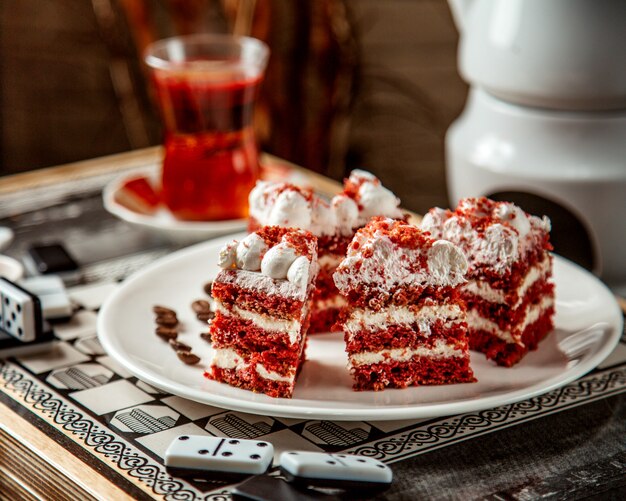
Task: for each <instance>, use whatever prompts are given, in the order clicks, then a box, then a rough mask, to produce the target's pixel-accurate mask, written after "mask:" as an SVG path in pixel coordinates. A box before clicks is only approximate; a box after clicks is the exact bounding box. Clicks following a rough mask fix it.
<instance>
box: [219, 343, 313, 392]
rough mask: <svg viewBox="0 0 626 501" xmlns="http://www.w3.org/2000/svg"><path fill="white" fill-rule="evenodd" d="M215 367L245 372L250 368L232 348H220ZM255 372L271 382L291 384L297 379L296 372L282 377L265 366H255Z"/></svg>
mask: <svg viewBox="0 0 626 501" xmlns="http://www.w3.org/2000/svg"><path fill="white" fill-rule="evenodd" d="M303 346H304V344H303ZM212 363H213V365H215V366H216V367H219V368H220V369H235V370H236V371H241V370H244V369H246V368H247V367H248V364H247V363H246V361H245V360H244V359H243V358H242V357H240V356H239V355H238V354H237V352H236V351H235V350H233V349H232V348H218V349H216V350H215V353H214V355H213V361H212ZM254 370H255V371H256V373H257V374H258V375H259V376H260V377H262V378H263V379H269V380H270V381H281V382H286V383H291V382H293V380H294V379H295V378H296V371H295V370H294V371H292V373H290V374H288V375H286V376H285V375H282V374H279V373H278V372H274V371H268V370H267V369H266V368H265V366H264V365H262V364H259V363H257V364H255V367H254Z"/></svg>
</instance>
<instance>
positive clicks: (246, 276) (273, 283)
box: [219, 269, 307, 301]
mask: <svg viewBox="0 0 626 501" xmlns="http://www.w3.org/2000/svg"><path fill="white" fill-rule="evenodd" d="M229 271H230V270H225V271H222V272H221V273H220V275H219V279H220V281H221V282H222V283H225V284H231V285H235V286H237V287H240V288H241V289H247V290H253V291H258V292H263V293H266V294H271V295H275V296H282V297H286V298H290V299H297V300H300V301H304V299H305V298H306V295H307V288H305V287H300V286H298V285H296V284H294V283H292V282H289V281H288V280H275V279H273V278H270V277H268V276H265V275H262V274H261V273H259V272H256V271H246V270H239V269H238V270H236V273H228V272H229Z"/></svg>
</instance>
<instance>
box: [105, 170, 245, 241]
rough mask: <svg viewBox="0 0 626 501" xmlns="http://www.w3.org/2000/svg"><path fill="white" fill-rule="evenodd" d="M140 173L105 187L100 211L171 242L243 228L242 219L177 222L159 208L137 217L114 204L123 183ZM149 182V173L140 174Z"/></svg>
mask: <svg viewBox="0 0 626 501" xmlns="http://www.w3.org/2000/svg"><path fill="white" fill-rule="evenodd" d="M141 175H142V174H138V173H136V172H135V173H133V174H131V175H129V174H126V175H124V176H121V177H119V178H116V179H114V180H113V181H111V182H110V183H109V184H107V185H106V186H105V188H104V190H103V192H102V199H103V202H104V208H105V209H106V210H107V211H108V212H110V213H111V214H113V215H114V216H117V217H119V218H120V219H122V220H124V221H126V222H128V223H130V224H133V225H135V226H138V227H141V228H144V229H147V230H149V231H151V232H155V233H158V234H160V235H163V236H165V237H166V238H168V239H169V240H171V241H172V242H175V243H179V244H183V243H192V242H198V241H201V240H206V239H208V238H212V237H216V236H219V235H226V234H229V233H233V232H237V231H242V230H244V229H245V228H246V225H247V220H246V219H229V220H226V221H180V220H178V219H176V218H175V217H174V216H173V215H172V214H171V213H170V212H169V211H168V210H167V209H166V208H161V209H159V210H158V211H157V212H156V213H155V214H151V215H148V214H141V213H139V212H136V211H134V210H131V209H129V208H128V207H126V206H124V205H122V204H120V203H118V202H117V201H116V200H115V195H116V193H117V192H118V190H119V189H120V188H121V187H122V185H123V184H124V182H125V181H127V180H128V179H130V178H135V177H138V176H141ZM144 175H145V177H147V178H149V179H151V178H152V177H153V174H152V175H151V174H148V173H146V174H144Z"/></svg>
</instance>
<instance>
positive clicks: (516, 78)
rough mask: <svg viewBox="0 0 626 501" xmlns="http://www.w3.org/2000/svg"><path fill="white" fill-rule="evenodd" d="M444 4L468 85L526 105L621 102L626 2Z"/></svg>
mask: <svg viewBox="0 0 626 501" xmlns="http://www.w3.org/2000/svg"><path fill="white" fill-rule="evenodd" d="M449 3H450V6H451V8H452V12H453V14H454V18H455V20H456V22H457V26H458V27H459V32H460V34H461V37H460V44H459V70H460V72H461V75H462V76H463V78H464V79H465V80H466V81H467V82H469V83H470V84H472V85H476V86H480V87H483V88H485V89H487V90H488V91H489V92H490V93H492V94H494V95H497V96H499V97H501V98H502V99H504V100H508V101H511V102H516V103H519V104H523V105H528V106H538V107H545V108H557V109H578V110H602V109H626V50H625V48H626V2H623V1H619V0H618V1H610V0H605V1H597V0H549V1H545V0H449Z"/></svg>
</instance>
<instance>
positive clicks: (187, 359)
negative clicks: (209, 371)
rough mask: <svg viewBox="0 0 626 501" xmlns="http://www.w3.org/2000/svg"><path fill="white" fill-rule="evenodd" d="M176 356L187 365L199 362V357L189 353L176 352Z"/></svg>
mask: <svg viewBox="0 0 626 501" xmlns="http://www.w3.org/2000/svg"><path fill="white" fill-rule="evenodd" d="M176 355H178V358H180V359H181V360H182V361H183V362H184V363H185V364H187V365H194V364H197V363H198V362H199V361H200V357H199V356H198V355H194V354H193V353H191V352H190V351H180V350H179V351H177V352H176Z"/></svg>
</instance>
